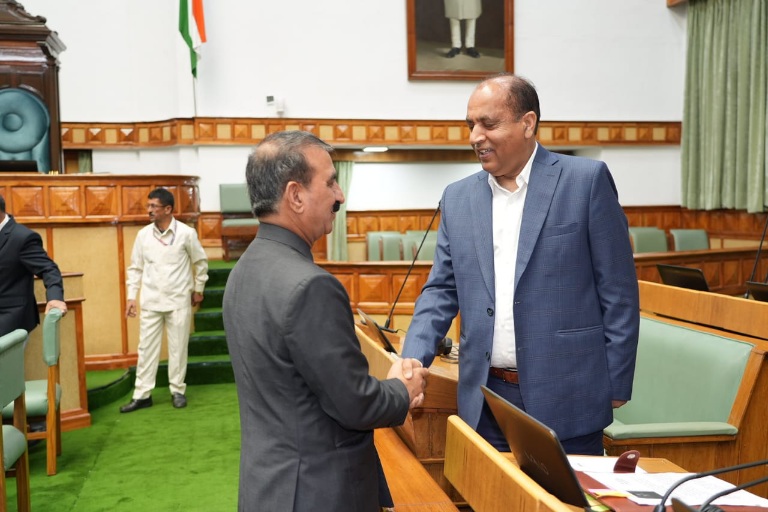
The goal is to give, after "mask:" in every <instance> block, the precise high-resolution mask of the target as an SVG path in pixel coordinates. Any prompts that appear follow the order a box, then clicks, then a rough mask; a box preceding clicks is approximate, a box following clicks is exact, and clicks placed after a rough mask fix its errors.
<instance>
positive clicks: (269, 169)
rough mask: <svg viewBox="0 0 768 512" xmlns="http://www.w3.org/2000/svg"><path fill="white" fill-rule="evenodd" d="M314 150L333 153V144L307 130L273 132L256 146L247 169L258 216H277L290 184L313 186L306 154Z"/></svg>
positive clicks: (250, 192)
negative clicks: (272, 214) (318, 149)
mask: <svg viewBox="0 0 768 512" xmlns="http://www.w3.org/2000/svg"><path fill="white" fill-rule="evenodd" d="M310 147H317V148H320V149H322V150H323V151H326V152H327V153H328V154H329V155H331V154H333V147H332V146H331V145H330V144H327V143H326V142H324V141H322V140H320V139H319V138H318V137H316V136H315V135H313V134H311V133H309V132H303V131H284V132H276V133H271V134H269V135H267V136H266V137H265V138H264V140H262V141H261V142H260V143H259V144H258V145H257V146H256V149H254V150H253V152H252V153H251V155H250V156H249V157H248V164H247V165H246V166H245V181H246V183H247V184H248V196H249V199H250V200H251V210H252V211H253V214H254V215H255V216H256V217H259V216H262V215H267V214H270V213H277V206H278V203H279V201H280V198H281V197H282V196H283V193H284V192H285V187H286V186H287V185H288V182H290V181H295V182H298V183H301V184H302V185H305V186H308V185H309V183H310V182H311V181H312V168H311V167H310V165H309V163H308V162H307V159H306V157H305V156H304V151H305V150H306V149H308V148H310Z"/></svg>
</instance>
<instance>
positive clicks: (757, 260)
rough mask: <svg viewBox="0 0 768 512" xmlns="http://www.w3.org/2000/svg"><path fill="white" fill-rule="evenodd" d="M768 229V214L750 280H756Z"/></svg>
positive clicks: (766, 278) (766, 280)
mask: <svg viewBox="0 0 768 512" xmlns="http://www.w3.org/2000/svg"><path fill="white" fill-rule="evenodd" d="M766 231H768V215H766V217H765V225H764V226H763V236H761V237H760V245H758V246H757V255H755V265H754V266H753V267H752V273H751V274H750V275H749V280H750V281H754V280H755V274H756V273H757V264H758V263H759V262H760V251H761V250H762V248H763V242H764V241H765V232H766ZM763 282H768V274H766V275H765V279H764V280H763ZM744 298H745V299H748V298H749V290H747V291H746V292H744Z"/></svg>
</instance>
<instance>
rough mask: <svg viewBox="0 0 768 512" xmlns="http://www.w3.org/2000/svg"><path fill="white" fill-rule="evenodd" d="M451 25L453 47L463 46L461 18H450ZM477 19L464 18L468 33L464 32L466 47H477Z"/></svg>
mask: <svg viewBox="0 0 768 512" xmlns="http://www.w3.org/2000/svg"><path fill="white" fill-rule="evenodd" d="M448 21H449V23H450V25H451V47H452V48H461V20H460V19H458V18H449V20H448ZM476 21H477V20H476V19H470V20H464V23H465V25H464V27H465V31H466V34H464V48H474V47H475V25H476V23H475V22H476Z"/></svg>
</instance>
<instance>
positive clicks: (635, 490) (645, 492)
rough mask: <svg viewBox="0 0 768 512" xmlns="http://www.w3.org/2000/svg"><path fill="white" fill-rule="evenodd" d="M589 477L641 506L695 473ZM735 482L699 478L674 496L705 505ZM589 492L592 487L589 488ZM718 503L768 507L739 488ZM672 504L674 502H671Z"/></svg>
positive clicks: (686, 484)
mask: <svg viewBox="0 0 768 512" xmlns="http://www.w3.org/2000/svg"><path fill="white" fill-rule="evenodd" d="M585 473H587V474H588V475H589V476H591V477H592V478H594V479H595V480H597V481H598V482H600V483H601V484H602V485H603V486H605V487H606V488H609V489H613V490H617V491H623V492H625V493H627V498H629V499H630V500H632V501H633V502H635V503H637V504H638V505H656V504H658V503H659V501H660V500H661V498H662V497H663V496H664V494H666V492H667V490H668V489H669V488H670V487H672V486H673V485H674V484H675V483H677V482H678V481H680V480H681V479H683V478H685V477H686V476H689V475H691V473H607V472H606V473H601V472H593V471H586V472H585ZM733 487H734V485H733V484H731V483H729V482H726V481H724V480H720V479H719V478H716V477H714V476H706V477H703V478H696V479H693V480H689V481H687V482H685V483H683V484H681V485H680V486H679V487H678V488H677V489H675V490H674V491H673V492H672V495H671V496H670V498H677V499H679V500H680V501H682V502H684V503H686V504H688V505H701V504H702V503H704V502H705V501H707V500H708V499H709V498H710V497H711V496H713V495H715V494H717V493H719V492H721V491H724V490H726V489H732V488H733ZM587 491H589V489H587ZM713 503H714V504H716V505H733V506H745V507H768V500H766V499H764V498H761V497H759V496H756V495H754V494H752V493H750V492H747V491H744V490H741V491H736V492H733V493H731V494H728V495H726V496H723V497H721V498H718V499H717V500H715V501H714V502H713ZM667 504H668V505H670V504H671V502H670V501H667Z"/></svg>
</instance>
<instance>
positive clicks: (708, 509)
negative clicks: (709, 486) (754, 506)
mask: <svg viewBox="0 0 768 512" xmlns="http://www.w3.org/2000/svg"><path fill="white" fill-rule="evenodd" d="M765 482H768V476H764V477H763V478H758V479H757V480H752V481H751V482H747V483H744V484H739V485H737V486H736V487H731V488H730V489H725V490H724V491H720V492H718V493H717V494H713V495H712V496H710V497H709V498H707V501H705V502H704V503H702V504H701V507H700V508H699V512H724V510H723V509H721V508H720V507H718V506H717V505H712V504H711V503H712V502H713V501H715V500H716V499H718V498H722V497H723V496H727V495H728V494H731V493H734V492H736V491H741V490H742V489H746V488H747V487H752V486H753V485H758V484H763V483H765Z"/></svg>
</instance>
